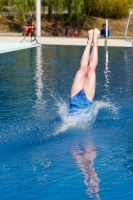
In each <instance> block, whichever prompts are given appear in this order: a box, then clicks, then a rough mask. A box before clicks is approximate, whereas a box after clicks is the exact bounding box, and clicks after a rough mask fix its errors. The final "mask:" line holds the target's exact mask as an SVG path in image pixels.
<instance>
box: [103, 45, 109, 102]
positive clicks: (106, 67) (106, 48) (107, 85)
mask: <svg viewBox="0 0 133 200" xmlns="http://www.w3.org/2000/svg"><path fill="white" fill-rule="evenodd" d="M108 63H109V54H108V47H107V46H106V47H105V70H104V76H105V84H104V87H105V92H106V94H105V96H104V98H105V99H106V100H109V98H108V95H109V82H110V81H109V73H110V71H109V64H108Z"/></svg>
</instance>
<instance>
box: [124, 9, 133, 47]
mask: <svg viewBox="0 0 133 200" xmlns="http://www.w3.org/2000/svg"><path fill="white" fill-rule="evenodd" d="M132 13H133V11H131V12H130V13H129V16H128V21H127V25H126V29H125V34H124V39H125V41H126V42H132V47H133V40H127V38H126V36H127V31H128V26H129V22H130V18H131V15H132Z"/></svg>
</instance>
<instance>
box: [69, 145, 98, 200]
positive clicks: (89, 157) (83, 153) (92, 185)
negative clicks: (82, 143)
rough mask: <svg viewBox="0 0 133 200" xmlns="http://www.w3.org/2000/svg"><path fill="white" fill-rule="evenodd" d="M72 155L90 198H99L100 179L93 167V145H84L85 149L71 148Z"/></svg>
mask: <svg viewBox="0 0 133 200" xmlns="http://www.w3.org/2000/svg"><path fill="white" fill-rule="evenodd" d="M72 155H73V157H74V159H75V160H76V163H77V165H78V166H79V167H80V169H81V170H82V173H83V175H84V184H85V185H86V187H87V190H86V192H87V194H88V196H89V197H90V198H95V199H97V200H100V196H99V194H98V192H99V191H100V188H99V183H100V179H99V178H98V174H97V173H96V170H95V168H94V159H95V158H96V156H97V154H96V149H95V147H94V146H93V145H91V146H87V147H85V149H83V150H82V149H78V150H77V151H75V150H72Z"/></svg>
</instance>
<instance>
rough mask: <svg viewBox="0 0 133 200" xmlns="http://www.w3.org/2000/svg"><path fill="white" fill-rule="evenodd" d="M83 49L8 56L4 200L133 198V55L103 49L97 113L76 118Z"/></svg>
mask: <svg viewBox="0 0 133 200" xmlns="http://www.w3.org/2000/svg"><path fill="white" fill-rule="evenodd" d="M83 49H84V47H78V46H72V47H70V46H46V45H44V46H42V47H38V48H34V49H27V50H22V51H17V52H12V53H7V54H2V55H0V199H2V200H6V199H10V200H14V199H19V200H23V199H37V200H59V199H60V200H68V199H69V200H81V199H83V200H88V199H91V200H112V199H117V200H125V199H126V200H132V199H133V106H132V102H133V50H132V49H131V48H113V47H108V53H106V52H105V48H104V47H99V64H98V66H97V71H96V74H97V87H96V95H95V100H94V103H93V106H92V108H91V111H90V113H89V114H87V115H84V114H82V116H80V117H77V118H76V117H71V116H70V117H68V102H69V93H70V88H71V84H72V80H73V77H74V75H75V73H76V71H77V69H78V67H79V62H80V58H81V55H82V52H83Z"/></svg>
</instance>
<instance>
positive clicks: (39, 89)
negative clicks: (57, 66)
mask: <svg viewBox="0 0 133 200" xmlns="http://www.w3.org/2000/svg"><path fill="white" fill-rule="evenodd" d="M43 73H44V71H43V69H42V47H38V48H36V72H35V80H36V92H35V93H36V96H37V99H36V105H41V104H42V103H43V100H42V95H43V87H44V86H43Z"/></svg>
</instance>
